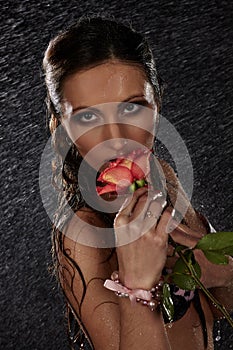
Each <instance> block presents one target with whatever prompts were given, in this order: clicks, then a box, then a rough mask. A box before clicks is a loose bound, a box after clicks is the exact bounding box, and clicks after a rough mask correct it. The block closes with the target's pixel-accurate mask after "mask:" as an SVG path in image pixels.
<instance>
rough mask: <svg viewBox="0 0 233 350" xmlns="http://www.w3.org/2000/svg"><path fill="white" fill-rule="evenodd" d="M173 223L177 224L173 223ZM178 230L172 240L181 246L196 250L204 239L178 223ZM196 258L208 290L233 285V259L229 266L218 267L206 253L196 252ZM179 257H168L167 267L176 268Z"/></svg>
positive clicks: (197, 250)
mask: <svg viewBox="0 0 233 350" xmlns="http://www.w3.org/2000/svg"><path fill="white" fill-rule="evenodd" d="M173 223H175V222H174V221H173ZM175 226H176V228H175V230H173V231H172V232H170V235H171V237H172V239H173V240H174V241H175V242H176V243H179V244H182V245H185V246H187V247H190V248H194V247H195V245H196V244H197V242H198V241H199V239H200V238H202V237H203V234H201V233H199V232H196V231H194V230H192V229H190V228H188V227H187V226H185V225H182V224H179V225H178V226H177V223H176V224H175ZM171 252H172V248H171V247H170V248H169V253H170V254H169V255H172V254H171ZM194 256H195V259H196V261H197V262H198V264H199V265H200V267H201V272H202V273H201V278H200V280H201V282H202V283H203V284H204V286H205V287H206V288H213V287H227V286H229V285H230V284H231V283H232V280H233V259H232V258H231V257H229V264H228V265H217V264H213V263H211V262H210V261H209V260H208V259H207V258H206V257H205V255H204V253H203V252H202V251H201V250H199V249H195V250H194ZM176 260H177V257H173V258H170V257H168V259H167V262H166V267H168V268H171V269H172V267H173V266H174V264H175V262H176Z"/></svg>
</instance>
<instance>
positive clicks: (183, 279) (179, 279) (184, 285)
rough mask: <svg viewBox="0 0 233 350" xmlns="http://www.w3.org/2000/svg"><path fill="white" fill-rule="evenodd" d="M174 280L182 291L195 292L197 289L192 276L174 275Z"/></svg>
mask: <svg viewBox="0 0 233 350" xmlns="http://www.w3.org/2000/svg"><path fill="white" fill-rule="evenodd" d="M172 280H173V282H174V283H175V284H176V285H177V286H178V287H179V288H181V289H185V290H194V289H195V288H196V284H195V281H194V279H193V278H192V276H190V275H184V274H178V273H174V274H172Z"/></svg>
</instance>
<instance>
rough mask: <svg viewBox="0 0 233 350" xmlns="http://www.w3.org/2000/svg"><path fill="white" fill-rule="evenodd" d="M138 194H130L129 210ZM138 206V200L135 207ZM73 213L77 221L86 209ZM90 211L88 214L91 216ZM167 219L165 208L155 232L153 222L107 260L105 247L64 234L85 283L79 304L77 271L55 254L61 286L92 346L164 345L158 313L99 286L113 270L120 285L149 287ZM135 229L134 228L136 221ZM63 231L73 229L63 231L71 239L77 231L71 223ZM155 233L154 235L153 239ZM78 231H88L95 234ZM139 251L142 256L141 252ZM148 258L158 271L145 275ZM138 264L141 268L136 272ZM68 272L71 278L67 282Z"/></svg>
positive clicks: (160, 259) (163, 349)
mask: <svg viewBox="0 0 233 350" xmlns="http://www.w3.org/2000/svg"><path fill="white" fill-rule="evenodd" d="M142 192H143V191H141V195H142ZM139 197H140V196H139ZM139 197H137V198H135V203H134V204H135V208H136V207H137V203H138V202H139ZM141 197H142V196H141ZM142 204H143V201H141V203H140V205H142ZM138 208H139V207H138ZM77 215H79V216H82V219H83V220H86V221H88V220H89V219H88V217H90V213H88V215H85V214H83V213H81V212H78V213H77ZM93 215H94V214H93V213H92V219H93ZM123 216H124V215H122V213H121V214H120V215H118V223H119V221H120V218H122V217H123ZM169 218H170V212H167V213H166V215H164V216H163V218H161V220H160V224H159V225H158V226H157V229H156V232H155V227H154V225H153V229H151V230H150V231H149V232H147V233H145V234H144V235H143V236H142V237H140V238H139V239H137V240H136V241H134V242H132V243H130V244H128V245H124V246H121V247H118V248H117V249H116V252H117V256H116V255H113V256H112V257H111V259H108V257H109V254H110V251H109V250H108V249H103V248H102V249H99V248H92V247H88V246H84V245H81V244H79V243H77V242H74V240H73V239H69V238H67V236H65V239H64V245H65V249H66V251H67V252H68V253H69V257H70V258H71V259H73V260H74V261H75V262H76V263H77V264H78V265H79V267H80V269H81V271H82V273H83V276H84V278H85V282H86V285H87V290H86V294H85V297H84V299H83V303H82V306H81V307H80V302H81V299H82V294H83V284H82V281H81V278H80V275H79V274H78V273H77V271H75V272H74V270H73V269H72V267H71V265H70V263H69V262H68V261H67V259H66V258H65V257H64V255H62V256H60V263H61V265H62V267H61V271H60V276H62V275H63V279H62V287H63V289H64V291H65V294H66V296H67V298H68V300H69V302H70V303H71V305H72V307H73V309H74V310H75V312H76V313H77V314H78V315H79V316H81V319H82V321H83V323H84V326H85V328H86V329H87V331H88V333H89V335H90V337H91V339H92V342H93V344H94V347H95V350H100V349H116V350H119V349H120V350H126V349H127V350H128V349H134V350H139V349H140V350H141V349H142V348H143V349H145V350H147V349H148V350H149V349H153V348H156V349H158V350H169V349H170V344H169V341H168V339H167V335H166V331H165V327H164V324H163V320H162V317H161V314H160V312H152V311H151V310H150V309H149V308H147V307H145V306H142V305H141V304H136V305H135V306H134V305H131V303H130V301H129V299H123V298H118V297H117V296H116V295H115V294H114V293H113V292H111V291H109V290H107V289H106V288H104V287H103V282H104V280H105V279H107V278H109V277H110V275H111V273H112V272H113V271H114V270H116V269H119V274H120V278H121V280H122V282H123V283H124V284H126V283H127V281H128V287H129V288H136V287H138V288H143V289H150V288H151V287H152V286H153V285H154V284H155V283H156V278H157V276H159V277H160V275H161V271H162V267H163V265H164V262H165V260H166V241H167V236H166V234H165V231H164V230H165V226H166V224H167V221H168V220H169ZM97 221H98V218H96V226H98V225H103V222H101V223H98V222H97ZM142 221H143V220H142ZM138 228H139V229H140V227H138V225H137V229H138ZM68 231H73V232H69V236H73V237H74V234H76V235H78V234H79V231H80V228H79V227H77V226H76V224H73V223H72V222H71V223H70V225H69V227H68ZM70 233H71V234H70ZM82 233H84V231H83V232H82ZM126 233H127V234H134V233H135V232H133V230H132V231H131V232H126ZM155 233H156V235H157V236H158V238H156V239H155V237H156V235H155ZM84 234H91V235H92V234H93V235H94V234H95V232H94V231H93V232H91V233H90V232H85V233H84ZM162 235H163V236H162ZM160 236H161V237H163V239H162V238H161V237H160ZM154 250H155V251H154ZM145 251H146V252H147V254H143V252H145ZM152 252H153V254H151V253H152ZM119 258H120V259H119ZM117 260H118V262H119V265H118V263H117ZM152 262H153V266H156V265H158V269H157V270H156V269H155V272H153V275H152V276H151V272H150V270H151V269H150V268H148V266H149V267H150V266H151V265H150V263H152ZM145 265H146V266H145ZM127 266H128V267H127ZM139 266H141V267H140V271H139V269H138V267H139ZM71 276H73V281H72V278H71ZM129 276H130V277H129ZM142 276H143V278H141V277H142ZM140 283H142V285H141V284H140ZM133 284H134V285H133Z"/></svg>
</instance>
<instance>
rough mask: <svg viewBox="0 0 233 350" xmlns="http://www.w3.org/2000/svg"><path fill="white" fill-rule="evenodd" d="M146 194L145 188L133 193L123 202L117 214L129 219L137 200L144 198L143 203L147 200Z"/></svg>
mask: <svg viewBox="0 0 233 350" xmlns="http://www.w3.org/2000/svg"><path fill="white" fill-rule="evenodd" d="M147 193H148V189H147V188H146V187H142V188H139V189H137V191H135V192H134V194H133V197H129V198H127V199H126V200H125V202H124V203H123V205H122V207H121V208H120V210H119V214H120V215H124V216H128V217H130V216H131V215H132V212H133V210H134V207H135V205H136V203H137V202H138V200H139V198H140V197H143V196H144V201H145V199H146V198H147Z"/></svg>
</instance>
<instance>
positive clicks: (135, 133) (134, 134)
mask: <svg viewBox="0 0 233 350" xmlns="http://www.w3.org/2000/svg"><path fill="white" fill-rule="evenodd" d="M127 135H128V138H129V139H131V140H134V141H136V142H138V143H140V144H142V145H144V146H146V147H149V148H151V147H152V145H153V142H154V138H155V137H154V135H152V133H150V132H149V131H147V130H143V129H141V128H137V127H134V126H130V128H128V130H127Z"/></svg>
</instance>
